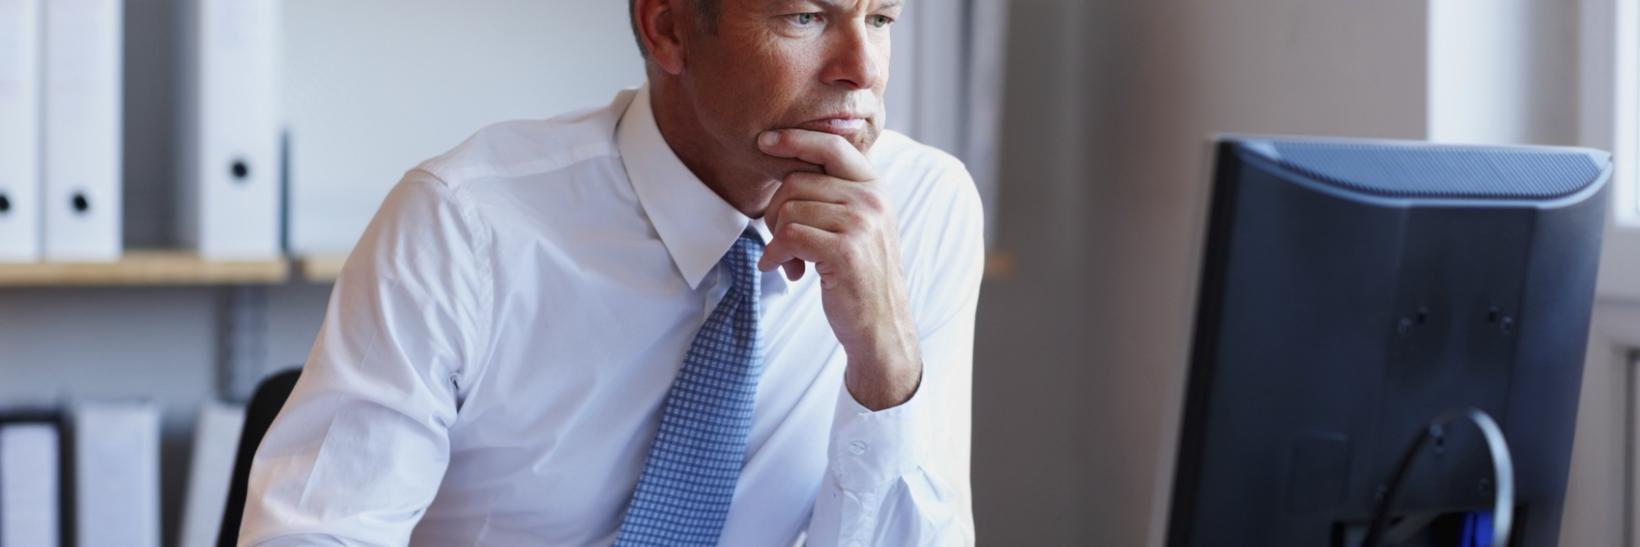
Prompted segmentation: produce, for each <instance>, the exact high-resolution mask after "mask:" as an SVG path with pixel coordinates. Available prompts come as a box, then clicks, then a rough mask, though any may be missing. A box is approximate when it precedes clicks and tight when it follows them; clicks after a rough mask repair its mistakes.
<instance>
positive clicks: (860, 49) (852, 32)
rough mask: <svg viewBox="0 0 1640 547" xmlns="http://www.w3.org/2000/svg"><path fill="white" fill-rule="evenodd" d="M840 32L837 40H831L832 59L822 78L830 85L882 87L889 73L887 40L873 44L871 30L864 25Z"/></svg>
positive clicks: (829, 53) (861, 87) (829, 54)
mask: <svg viewBox="0 0 1640 547" xmlns="http://www.w3.org/2000/svg"><path fill="white" fill-rule="evenodd" d="M837 32H838V35H837V37H836V38H834V39H833V40H832V41H831V48H830V51H828V57H829V59H828V61H827V63H826V69H825V73H824V74H822V75H821V77H822V78H823V79H824V80H825V81H826V83H828V84H832V85H840V86H845V87H847V88H849V89H874V88H877V87H879V86H880V85H881V84H882V83H883V78H884V77H885V76H887V72H888V70H887V69H888V66H887V65H888V43H887V40H886V39H884V40H881V41H880V42H878V41H873V39H872V36H871V31H870V29H869V28H868V27H867V26H866V25H865V24H864V23H856V24H854V25H847V26H846V27H843V28H839V29H838V30H837Z"/></svg>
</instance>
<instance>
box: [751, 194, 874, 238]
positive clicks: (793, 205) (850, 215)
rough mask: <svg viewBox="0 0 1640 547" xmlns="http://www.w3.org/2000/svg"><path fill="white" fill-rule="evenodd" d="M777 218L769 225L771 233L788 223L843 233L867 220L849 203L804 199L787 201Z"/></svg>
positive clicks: (776, 231) (778, 231)
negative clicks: (848, 204) (850, 207)
mask: <svg viewBox="0 0 1640 547" xmlns="http://www.w3.org/2000/svg"><path fill="white" fill-rule="evenodd" d="M776 218H778V219H779V220H777V221H776V222H775V223H774V224H770V225H769V231H770V233H776V234H778V233H780V229H781V228H783V227H785V225H787V224H802V225H804V226H813V227H815V228H819V229H821V230H825V231H827V232H831V233H842V232H844V231H847V230H852V229H856V228H859V227H860V226H861V225H862V224H864V223H865V222H866V220H865V219H864V218H861V215H860V214H859V213H856V212H854V211H853V210H851V209H849V208H848V206H847V205H839V204H836V203H826V202H822V201H808V200H802V199H794V200H790V201H787V202H786V203H785V205H784V206H782V207H781V209H780V212H779V214H778V215H777V217H776Z"/></svg>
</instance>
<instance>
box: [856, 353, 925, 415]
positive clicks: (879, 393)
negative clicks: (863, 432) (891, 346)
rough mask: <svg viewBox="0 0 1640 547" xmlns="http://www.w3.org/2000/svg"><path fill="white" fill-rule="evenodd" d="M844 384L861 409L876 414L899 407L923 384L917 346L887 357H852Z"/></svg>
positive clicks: (920, 360)
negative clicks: (863, 408)
mask: <svg viewBox="0 0 1640 547" xmlns="http://www.w3.org/2000/svg"><path fill="white" fill-rule="evenodd" d="M843 383H844V385H845V386H846V387H847V388H848V392H849V395H852V396H853V397H854V400H855V401H856V402H858V403H860V406H863V407H865V408H867V409H870V410H871V411H873V412H875V411H879V410H884V409H888V408H893V407H896V406H900V405H902V404H905V402H906V401H909V400H911V397H912V396H913V395H916V393H917V387H918V386H919V385H920V384H921V383H922V359H921V357H920V356H919V355H918V354H917V351H916V349H915V348H914V347H913V348H910V351H905V352H896V353H889V354H887V355H873V356H870V357H865V356H862V357H860V358H856V357H855V356H854V355H850V356H849V360H848V368H847V369H846V370H845V371H844V372H843Z"/></svg>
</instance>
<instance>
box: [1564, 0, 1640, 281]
mask: <svg viewBox="0 0 1640 547" xmlns="http://www.w3.org/2000/svg"><path fill="white" fill-rule="evenodd" d="M1637 4H1640V2H1637V0H1583V2H1582V6H1581V7H1582V8H1583V9H1582V13H1581V24H1580V27H1581V31H1582V32H1581V33H1580V36H1581V44H1580V46H1581V54H1580V55H1579V57H1580V65H1581V66H1580V67H1579V68H1580V69H1581V71H1580V72H1581V74H1582V76H1581V79H1582V81H1581V84H1582V85H1581V90H1580V97H1579V99H1580V100H1579V101H1578V103H1579V105H1580V117H1581V119H1580V123H1579V133H1580V135H1579V137H1580V141H1581V143H1580V144H1582V145H1584V146H1589V147H1593V148H1599V149H1603V150H1609V151H1611V152H1612V158H1613V161H1614V164H1615V168H1614V171H1613V174H1612V181H1611V184H1612V190H1611V203H1612V208H1611V210H1610V211H1609V212H1608V214H1607V221H1606V226H1607V229H1606V237H1605V242H1604V246H1603V248H1602V251H1601V257H1602V260H1601V267H1600V284H1599V288H1598V290H1597V294H1598V295H1599V297H1600V299H1601V300H1603V301H1633V302H1636V303H1640V169H1637V168H1636V167H1637V166H1636V162H1637V161H1640V93H1637V91H1640V85H1637V83H1640V5H1637Z"/></svg>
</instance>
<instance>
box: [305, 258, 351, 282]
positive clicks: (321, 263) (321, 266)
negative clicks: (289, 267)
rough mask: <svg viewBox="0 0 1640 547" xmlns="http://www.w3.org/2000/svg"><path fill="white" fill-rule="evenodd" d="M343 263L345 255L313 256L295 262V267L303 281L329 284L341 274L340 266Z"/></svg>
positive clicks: (345, 259) (345, 260)
mask: <svg viewBox="0 0 1640 547" xmlns="http://www.w3.org/2000/svg"><path fill="white" fill-rule="evenodd" d="M345 262H347V255H313V256H304V257H302V258H301V260H298V261H296V267H297V269H298V270H300V271H301V274H302V280H304V281H307V282H309V283H330V282H332V281H335V280H336V276H339V275H341V274H342V264H343V263H345Z"/></svg>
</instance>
